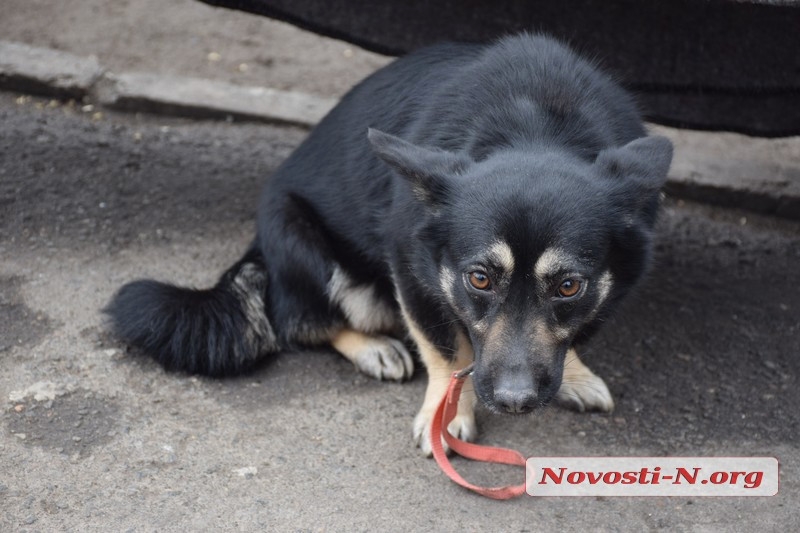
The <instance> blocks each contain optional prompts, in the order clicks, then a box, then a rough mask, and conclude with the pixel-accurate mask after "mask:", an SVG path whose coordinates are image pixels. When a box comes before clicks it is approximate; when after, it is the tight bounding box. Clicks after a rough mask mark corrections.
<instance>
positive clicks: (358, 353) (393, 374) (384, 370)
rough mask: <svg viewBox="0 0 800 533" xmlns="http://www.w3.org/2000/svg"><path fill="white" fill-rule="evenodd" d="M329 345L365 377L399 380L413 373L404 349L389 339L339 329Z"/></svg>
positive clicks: (399, 343)
mask: <svg viewBox="0 0 800 533" xmlns="http://www.w3.org/2000/svg"><path fill="white" fill-rule="evenodd" d="M331 345H332V346H333V348H334V349H335V350H336V351H337V352H339V353H340V354H342V355H344V356H345V357H346V358H347V359H348V360H350V361H351V362H352V363H353V364H354V365H356V368H358V369H359V370H360V371H361V372H363V373H364V374H366V375H368V376H372V377H374V378H377V379H391V380H396V381H401V380H404V379H406V378H409V377H411V375H412V374H413V373H414V362H413V360H412V359H411V354H409V353H408V349H406V347H405V345H404V344H403V343H402V342H400V341H399V340H397V339H393V338H392V337H387V336H383V335H367V334H364V333H360V332H358V331H355V330H352V329H343V330H341V331H340V332H339V333H337V334H336V335H335V336H334V337H333V339H332V340H331Z"/></svg>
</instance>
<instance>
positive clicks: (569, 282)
mask: <svg viewBox="0 0 800 533" xmlns="http://www.w3.org/2000/svg"><path fill="white" fill-rule="evenodd" d="M581 285H582V283H581V280H579V279H574V278H570V279H565V280H564V281H562V282H561V285H559V286H558V291H557V293H558V296H559V297H560V298H572V297H573V296H575V295H576V294H578V293H579V292H580V291H581Z"/></svg>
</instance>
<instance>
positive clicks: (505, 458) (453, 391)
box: [431, 365, 525, 500]
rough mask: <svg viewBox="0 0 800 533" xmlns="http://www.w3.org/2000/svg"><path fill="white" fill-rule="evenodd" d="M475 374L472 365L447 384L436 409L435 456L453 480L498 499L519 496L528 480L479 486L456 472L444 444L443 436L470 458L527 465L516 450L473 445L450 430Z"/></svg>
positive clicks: (433, 442)
mask: <svg viewBox="0 0 800 533" xmlns="http://www.w3.org/2000/svg"><path fill="white" fill-rule="evenodd" d="M471 373H472V365H470V366H468V367H467V368H465V369H463V370H461V371H460V372H454V373H453V376H452V378H451V379H450V385H449V386H448V387H447V394H446V395H445V397H444V398H442V401H441V403H440V404H439V407H438V408H437V409H436V414H435V415H434V417H433V425H432V426H431V448H433V457H434V458H435V459H436V462H437V463H438V464H439V468H441V469H442V471H444V473H445V474H447V476H448V477H449V478H450V479H452V480H453V481H455V482H456V483H458V484H459V485H461V486H462V487H465V488H467V489H469V490H471V491H474V492H477V493H478V494H481V495H483V496H486V497H487V498H493V499H495V500H509V499H511V498H516V497H517V496H521V495H523V494H525V484H524V483H523V484H521V485H509V486H506V487H480V486H478V485H473V484H472V483H470V482H469V481H467V480H465V479H464V478H463V477H461V475H460V474H459V473H458V472H456V471H455V469H454V468H453V465H452V464H450V460H449V459H448V458H447V453H445V451H444V446H442V437H443V438H444V440H445V441H446V442H447V444H448V445H449V446H450V449H451V450H453V451H454V452H456V453H457V454H458V455H460V456H462V457H466V458H467V459H472V460H473V461H482V462H486V463H499V464H506V465H512V466H521V467H523V468H524V467H525V458H524V457H523V456H522V454H520V453H519V452H517V451H515V450H509V449H507V448H494V447H492V446H480V445H478V444H472V443H470V442H465V441H463V440H460V439H458V438H456V437H454V436H453V435H451V434H450V432H449V431H447V426H448V425H449V424H450V422H451V421H452V420H453V418H455V416H456V414H457V413H458V398H459V397H460V396H461V388H462V387H463V386H464V381H465V380H466V379H467V377H468V376H469V375H470V374H471Z"/></svg>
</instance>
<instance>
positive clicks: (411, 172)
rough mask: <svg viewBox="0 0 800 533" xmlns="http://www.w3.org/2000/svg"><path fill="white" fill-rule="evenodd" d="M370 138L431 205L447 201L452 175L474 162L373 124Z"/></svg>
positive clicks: (378, 151) (374, 146)
mask: <svg viewBox="0 0 800 533" xmlns="http://www.w3.org/2000/svg"><path fill="white" fill-rule="evenodd" d="M367 138H368V139H369V142H370V144H371V145H372V149H373V151H374V152H375V154H377V155H378V157H380V158H381V159H382V160H383V161H385V162H386V163H387V164H388V165H389V166H390V167H392V168H393V169H394V170H396V171H397V172H398V173H399V174H400V175H401V176H403V177H404V178H406V179H407V180H408V181H409V182H410V183H411V187H412V189H413V191H414V194H416V196H417V197H418V198H419V199H421V200H422V201H424V202H425V203H427V204H430V205H433V204H438V203H441V202H443V201H445V199H446V198H447V196H448V192H449V190H450V182H451V179H452V178H453V177H454V176H457V175H458V174H461V173H462V172H463V171H464V169H466V168H467V167H468V166H469V165H470V163H471V161H470V160H469V159H468V158H467V157H465V156H460V155H458V154H454V153H452V152H447V151H444V150H429V149H427V148H422V147H421V146H417V145H415V144H412V143H410V142H408V141H404V140H403V139H400V138H399V137H395V136H394V135H389V134H388V133H384V132H382V131H379V130H376V129H373V128H370V129H369V130H368V131H367Z"/></svg>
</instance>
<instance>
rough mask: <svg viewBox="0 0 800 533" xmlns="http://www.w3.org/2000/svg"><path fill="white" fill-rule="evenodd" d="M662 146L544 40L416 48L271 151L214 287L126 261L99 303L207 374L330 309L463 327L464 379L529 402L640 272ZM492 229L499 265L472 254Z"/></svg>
mask: <svg viewBox="0 0 800 533" xmlns="http://www.w3.org/2000/svg"><path fill="white" fill-rule="evenodd" d="M368 128H371V129H370V130H369V134H368ZM383 132H386V133H383ZM670 160H671V146H670V144H669V142H668V141H667V140H666V139H663V138H659V137H646V132H645V130H644V128H643V126H642V123H641V120H640V117H639V115H638V114H637V111H636V109H635V106H634V104H633V102H632V100H631V98H630V97H629V96H628V95H627V94H626V93H625V92H623V91H622V90H621V89H620V88H619V87H618V86H617V85H616V84H615V83H614V82H613V81H612V80H611V79H610V78H609V77H607V76H606V75H604V74H602V73H600V72H599V71H598V70H597V69H596V68H595V67H594V66H593V65H592V64H590V63H589V62H587V61H585V60H583V59H581V58H579V57H577V56H576V55H575V54H573V53H572V52H571V51H570V50H569V49H567V48H566V47H565V46H563V45H561V44H559V43H557V42H556V41H554V40H551V39H549V38H546V37H542V36H531V35H527V34H524V35H519V36H515V37H509V38H506V39H503V40H501V41H499V42H497V43H494V44H491V45H464V44H444V45H440V46H435V47H431V48H427V49H424V50H421V51H419V52H417V53H414V54H411V55H409V56H407V57H405V58H402V59H399V60H397V61H395V62H394V63H392V64H390V65H389V66H387V67H385V68H383V69H381V70H380V71H378V72H376V73H375V74H373V75H372V76H370V77H369V78H367V79H366V80H365V81H363V82H362V83H361V84H359V85H358V86H356V87H355V88H354V89H353V90H352V91H350V93H348V94H347V95H346V96H345V97H344V98H343V99H342V101H341V103H339V105H337V106H336V108H334V109H333V110H332V111H331V112H330V114H329V115H328V116H327V117H326V118H325V119H324V120H323V121H322V122H321V123H320V124H319V125H318V126H317V127H316V129H314V131H313V132H312V133H311V134H310V136H309V137H308V138H307V139H306V141H305V142H304V143H303V144H302V145H301V146H300V147H299V148H297V150H296V151H295V152H294V153H293V154H292V155H291V157H290V158H289V159H288V160H287V161H286V162H285V163H284V164H283V165H282V166H281V167H280V168H279V169H278V171H277V172H276V173H275V174H274V175H273V176H272V178H271V179H270V180H269V181H268V182H267V184H266V187H265V189H264V193H263V197H262V200H261V205H260V209H259V212H258V234H257V237H256V239H255V241H254V242H253V244H252V246H251V248H250V250H249V251H248V252H247V254H246V255H245V256H244V258H243V259H241V260H240V261H239V262H238V263H236V264H235V265H234V266H233V267H231V268H230V269H229V270H228V271H227V272H226V273H225V274H224V275H223V276H222V279H221V280H220V281H219V283H218V284H217V285H216V286H215V287H214V288H212V289H210V290H206V291H195V290H189V289H184V288H178V287H175V286H172V285H167V284H163V283H158V282H155V281H137V282H133V283H131V284H128V285H126V286H124V287H123V288H122V289H121V290H120V291H119V293H118V294H117V295H116V296H115V298H114V299H113V301H112V302H111V304H110V305H109V306H108V308H107V312H108V314H109V315H110V317H111V319H112V325H113V328H114V331H115V332H116V333H117V335H119V337H121V338H122V339H124V340H125V341H127V342H129V343H131V344H133V345H136V346H139V347H140V348H142V349H143V350H144V351H145V352H147V353H148V354H150V355H152V356H153V357H155V358H156V359H157V360H158V361H159V362H160V363H161V364H163V365H164V366H165V367H166V368H169V369H177V370H184V371H188V372H195V373H202V374H209V375H214V376H220V375H229V374H234V373H237V372H241V371H242V370H246V369H247V368H249V367H250V366H251V365H252V364H253V363H254V362H256V361H258V360H259V359H261V358H262V357H264V356H266V355H268V354H270V353H273V352H276V351H281V350H291V349H295V348H300V347H305V346H314V345H324V344H327V343H330V342H332V339H334V338H335V337H336V335H337V334H338V333H339V332H341V331H342V330H345V329H352V330H355V331H360V332H363V333H366V334H369V335H378V334H381V335H382V334H393V335H397V334H400V333H399V332H401V331H402V329H403V328H404V327H410V328H411V329H412V334H413V333H414V332H416V334H415V335H412V336H413V337H414V340H416V341H417V344H418V345H420V348H422V345H424V344H425V342H427V343H428V346H429V347H432V348H431V350H432V351H435V352H437V353H438V354H440V356H441V357H444V358H446V359H448V358H449V359H451V360H454V358H455V357H456V353H457V352H458V351H459V350H460V349H462V348H463V346H459V342H460V341H459V339H467V340H468V341H469V345H470V347H471V348H472V351H473V352H474V357H475V361H476V369H475V375H474V378H475V388H476V392H477V394H478V397H479V398H480V399H481V400H483V402H484V403H486V404H487V405H489V406H490V407H495V408H497V409H499V410H507V411H512V412H519V411H528V410H530V408H531V407H532V406H533V405H539V404H542V403H544V402H546V401H548V400H549V399H551V398H553V397H554V396H555V395H556V393H557V391H558V390H559V387H560V385H561V374H562V372H563V366H564V358H565V354H566V353H567V351H568V349H569V348H570V347H571V346H572V345H573V344H574V343H575V342H577V341H579V340H581V339H583V338H585V337H587V336H588V334H589V333H591V331H593V330H594V328H595V327H596V325H597V324H598V322H599V321H601V320H602V318H603V317H605V316H606V315H607V314H608V312H609V311H610V309H611V308H612V307H613V306H614V303H615V302H616V301H617V300H619V298H621V297H622V296H623V295H624V294H625V293H626V292H628V290H629V289H630V288H631V287H632V286H633V285H634V283H635V282H636V281H637V279H639V277H640V276H641V274H642V273H643V272H644V270H645V268H646V265H647V262H648V258H649V255H650V240H651V237H650V236H651V229H652V226H653V223H654V220H655V217H656V211H657V207H658V200H659V190H660V188H661V186H662V184H663V182H664V179H665V176H666V172H667V169H668V167H669V164H670ZM498 243H500V245H498ZM493 246H495V248H493ZM496 246H500V248H496ZM509 249H510V251H511V256H512V258H513V269H511V270H509V269H508V268H507V267H508V266H509V265H508V264H506V265H505V266H504V265H501V264H498V254H497V253H495V254H494V256H492V255H491V254H489V255H488V256H487V250H495V252H498V250H500V251H502V250H509ZM547 250H551V252H550V255H549V256H548V259H555V260H558V261H556V263H558V264H555V265H554V263H553V261H552V260H551V261H549V262H547V264H543V263H544V262H545V261H544V260H542V261H539V259H540V258H541V257H542V256H543V254H545V252H546V251H547ZM553 250H555V252H553ZM500 255H502V254H500ZM500 259H502V258H500ZM500 262H501V263H502V261H500ZM506 263H508V260H507V259H506ZM537 265H539V267H541V268H544V267H548V268H549V270H547V271H546V272H544V273H542V272H540V273H539V274H538V275H535V274H534V271H535V268H537ZM476 272H477V275H478V278H476V279H481V280H482V279H484V278H483V277H481V276H485V277H486V279H487V280H488V281H489V283H490V285H489V287H488V288H486V289H476V288H475V287H474V286H473V285H472V284H471V283H470V280H471V279H473V278H472V277H471V276H472V275H473V274H474V273H476ZM569 283H572V285H569V286H570V287H573V288H574V287H575V284H577V286H578V287H579V289H580V291H579V293H578V294H576V295H574V296H569V297H563V295H559V294H557V292H556V291H558V290H560V289H559V287H561V286H562V284H569ZM565 286H567V285H565ZM566 292H569V291H566ZM398 302H399V303H400V304H401V307H402V313H399V311H400V309H399V307H398ZM358 306H366V307H367V308H365V309H361V311H359V309H358V308H357V307H358ZM401 314H402V319H401ZM421 341H424V342H421ZM462 344H463V342H462ZM334 346H336V344H335V343H334ZM395 346H396V345H395ZM398 350H399V351H402V349H396V350H395V351H398ZM431 350H429V351H431ZM377 351H378V352H385V351H386V350H385V349H378V350H377ZM379 355H380V354H379ZM383 355H386V353H383ZM394 355H397V354H394ZM428 357H431V356H430V355H428ZM351 359H352V357H351ZM423 359H424V360H425V354H423ZM425 362H426V363H427V364H429V366H430V362H429V361H428V360H426V361H425ZM356 364H359V363H358V362H357V363H356ZM371 373H373V374H376V372H371ZM407 374H408V368H407V367H406V368H405V369H404V370H401V371H400V372H399V375H397V373H395V374H394V375H390V376H389V377H405V376H406V375H407ZM520 376H523V377H520ZM509 391H510V392H509ZM509 393H510V394H511V396H512V397H513V396H514V394H517V396H516V397H514V398H512V399H511V400H508V398H507V397H506V396H508V394H509ZM504 395H505V396H504ZM509 403H510V404H511V405H509Z"/></svg>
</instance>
